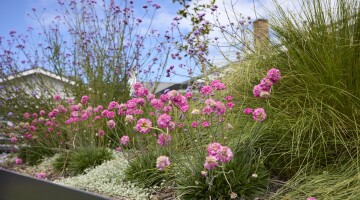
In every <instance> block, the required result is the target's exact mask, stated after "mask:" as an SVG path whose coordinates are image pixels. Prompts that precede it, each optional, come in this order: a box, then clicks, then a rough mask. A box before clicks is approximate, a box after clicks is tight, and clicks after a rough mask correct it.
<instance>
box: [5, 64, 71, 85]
mask: <svg viewBox="0 0 360 200" xmlns="http://www.w3.org/2000/svg"><path fill="white" fill-rule="evenodd" d="M34 74H41V75H45V76H48V77H51V78H53V79H57V80H59V81H62V82H65V83H69V84H71V85H75V81H72V80H70V79H68V78H66V77H63V76H59V75H56V74H54V73H53V72H51V71H48V70H45V69H43V68H40V67H36V68H32V69H28V70H24V71H22V72H19V73H17V74H15V75H10V76H8V77H6V78H0V83H4V82H7V81H10V80H14V79H16V78H21V77H25V76H29V75H34Z"/></svg>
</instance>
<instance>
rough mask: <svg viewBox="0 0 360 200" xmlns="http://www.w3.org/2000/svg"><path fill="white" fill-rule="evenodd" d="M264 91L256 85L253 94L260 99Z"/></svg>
mask: <svg viewBox="0 0 360 200" xmlns="http://www.w3.org/2000/svg"><path fill="white" fill-rule="evenodd" d="M261 91H262V87H261V86H260V84H259V85H255V86H254V89H253V94H254V96H255V97H260V92H261Z"/></svg>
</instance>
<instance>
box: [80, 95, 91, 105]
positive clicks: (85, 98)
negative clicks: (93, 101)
mask: <svg viewBox="0 0 360 200" xmlns="http://www.w3.org/2000/svg"><path fill="white" fill-rule="evenodd" d="M88 100H89V97H88V96H86V95H84V96H82V97H81V100H80V103H82V104H86V103H87V102H88Z"/></svg>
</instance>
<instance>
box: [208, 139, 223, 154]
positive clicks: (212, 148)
mask: <svg viewBox="0 0 360 200" xmlns="http://www.w3.org/2000/svg"><path fill="white" fill-rule="evenodd" d="M221 148H222V146H221V144H219V143H217V142H214V143H211V144H209V145H208V147H207V152H208V156H216V155H217V154H218V152H219V151H220V150H221Z"/></svg>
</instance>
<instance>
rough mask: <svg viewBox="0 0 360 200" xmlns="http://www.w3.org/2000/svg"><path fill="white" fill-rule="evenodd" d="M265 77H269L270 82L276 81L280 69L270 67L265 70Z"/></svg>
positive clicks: (279, 76) (278, 77) (279, 74)
mask: <svg viewBox="0 0 360 200" xmlns="http://www.w3.org/2000/svg"><path fill="white" fill-rule="evenodd" d="M266 78H268V79H270V80H271V81H272V82H274V83H276V82H278V81H279V80H280V78H281V73H280V70H278V69H276V68H272V69H270V70H269V71H268V72H267V75H266Z"/></svg>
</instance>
